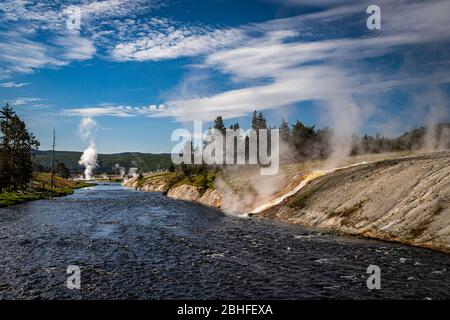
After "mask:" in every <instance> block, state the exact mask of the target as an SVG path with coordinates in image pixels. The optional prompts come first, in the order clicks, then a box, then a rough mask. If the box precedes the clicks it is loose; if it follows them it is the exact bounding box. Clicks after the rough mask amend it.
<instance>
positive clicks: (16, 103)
mask: <svg viewBox="0 0 450 320" xmlns="http://www.w3.org/2000/svg"><path fill="white" fill-rule="evenodd" d="M42 100H43V99H41V98H16V99H14V100H12V101H10V102H9V103H10V104H11V105H12V106H22V105H30V104H33V103H34V102H38V101H42Z"/></svg>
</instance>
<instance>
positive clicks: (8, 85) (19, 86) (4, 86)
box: [0, 82, 30, 88]
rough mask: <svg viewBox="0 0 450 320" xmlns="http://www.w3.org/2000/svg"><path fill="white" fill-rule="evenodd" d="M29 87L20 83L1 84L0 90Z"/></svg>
mask: <svg viewBox="0 0 450 320" xmlns="http://www.w3.org/2000/svg"><path fill="white" fill-rule="evenodd" d="M28 85H30V83H29V82H22V83H16V82H3V83H0V87H1V88H21V87H24V86H28Z"/></svg>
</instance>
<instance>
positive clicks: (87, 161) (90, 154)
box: [78, 142, 97, 180]
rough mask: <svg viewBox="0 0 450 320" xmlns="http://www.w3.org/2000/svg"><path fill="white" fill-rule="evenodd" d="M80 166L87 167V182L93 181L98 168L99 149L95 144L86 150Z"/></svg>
mask: <svg viewBox="0 0 450 320" xmlns="http://www.w3.org/2000/svg"><path fill="white" fill-rule="evenodd" d="M78 164H80V165H83V166H84V167H85V169H84V178H85V179H86V180H92V172H93V171H94V169H95V168H96V167H97V149H96V148H95V144H94V143H93V142H91V144H90V145H89V147H88V148H87V149H86V150H84V152H83V154H82V155H81V158H80V160H79V161H78Z"/></svg>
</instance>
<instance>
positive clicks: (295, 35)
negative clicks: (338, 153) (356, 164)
mask: <svg viewBox="0 0 450 320" xmlns="http://www.w3.org/2000/svg"><path fill="white" fill-rule="evenodd" d="M369 4H377V5H379V6H380V8H381V21H382V28H381V30H368V29H367V27H366V19H367V17H368V16H369V15H368V14H367V13H366V8H367V6H368V5H369ZM75 8H78V9H80V12H81V19H80V21H81V24H80V29H79V30H77V29H75V30H70V29H68V28H67V24H66V21H67V18H68V16H69V15H70V13H71V12H73V10H74V9H75ZM448 12H450V2H449V1H445V0H443V1H440V0H432V1H411V0H398V1H386V0H382V1H377V2H376V3H375V2H374V3H372V2H371V1H368V2H366V1H351V0H342V1H331V0H316V1H312V0H303V1H302V0H284V1H281V0H280V1H277V0H264V1H262V0H261V1H256V0H255V1H253V0H246V1H233V0H229V1H225V0H223V1H221V0H202V1H193V0H191V1H184V0H173V1H164V0H153V1H152V0H150V1H144V0H138V1H125V0H104V1H45V2H43V3H39V4H36V3H35V1H27V0H20V1H10V0H6V1H3V2H1V3H0V22H1V23H0V99H1V100H2V101H3V103H6V102H9V103H11V104H12V105H13V106H14V108H15V109H16V111H17V112H18V113H19V114H20V115H21V116H22V117H23V118H24V119H25V120H26V122H27V123H28V125H29V127H30V128H31V130H32V131H33V132H34V133H35V134H36V136H37V137H38V139H39V140H40V141H41V149H48V148H49V146H50V143H51V136H52V130H53V128H55V129H56V132H57V140H58V141H57V146H58V149H60V150H83V149H84V148H85V146H86V141H83V139H82V138H81V136H80V134H79V132H78V131H79V124H80V121H81V120H82V119H83V118H86V117H90V118H92V119H94V120H95V122H96V123H97V125H96V127H95V129H94V130H95V132H94V134H93V136H94V138H95V142H96V145H97V148H98V150H99V152H100V153H113V152H124V151H141V152H154V153H159V152H169V151H170V150H171V148H172V146H173V145H174V144H175V143H174V142H171V141H170V135H171V133H172V131H173V130H174V129H176V128H180V127H187V128H191V127H192V121H194V120H202V121H204V122H205V125H204V126H205V129H206V128H207V127H208V126H209V125H210V123H211V122H210V121H211V120H212V119H214V118H215V116H217V115H222V116H224V118H225V119H226V123H234V122H239V123H240V124H241V126H243V127H246V128H248V126H249V117H250V114H251V112H252V111H253V110H254V109H258V110H262V111H263V112H264V114H265V115H266V117H267V118H268V122H269V124H271V125H278V124H279V122H280V120H281V118H282V117H284V118H286V119H287V120H288V121H290V122H291V123H292V122H294V121H295V120H297V119H300V120H301V121H303V122H305V123H307V124H317V125H318V126H319V127H322V126H330V127H333V128H334V130H335V132H336V135H340V136H341V137H344V138H345V137H346V136H349V135H351V133H353V132H360V133H362V132H368V133H371V134H374V133H376V132H380V133H382V134H384V135H389V136H392V135H397V134H400V133H402V132H403V131H404V130H407V129H409V128H411V127H414V126H419V125H426V124H430V123H435V122H440V121H448V120H449V114H450V110H449V109H450V107H449V104H448V101H449V96H450V86H449V82H450V73H449V65H450V53H449V52H450V50H449V49H450V19H448V16H447V14H448Z"/></svg>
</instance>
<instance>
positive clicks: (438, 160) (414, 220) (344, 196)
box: [253, 152, 450, 252]
mask: <svg viewBox="0 0 450 320" xmlns="http://www.w3.org/2000/svg"><path fill="white" fill-rule="evenodd" d="M305 177H306V176H305ZM253 216H255V217H259V218H269V219H277V220H282V221H285V222H289V223H295V224H301V225H304V226H310V227H317V228H323V229H329V230H336V231H341V232H344V233H347V234H354V235H361V236H367V237H373V238H377V239H382V240H389V241H398V242H402V243H408V244H413V245H417V246H423V247H429V248H433V249H438V250H442V251H446V252H450V152H436V153H431V154H424V155H419V156H411V157H404V158H399V159H391V160H384V161H378V162H374V163H368V164H362V165H358V166H355V167H349V168H345V169H341V170H337V171H335V172H332V173H329V174H325V175H322V176H320V177H318V178H316V179H313V180H312V181H311V182H310V183H308V184H307V185H306V186H305V187H304V188H302V189H301V190H300V191H299V192H297V193H296V194H294V195H292V196H290V197H287V198H286V199H285V200H284V201H283V202H282V203H281V204H279V205H277V206H274V207H272V208H270V209H268V210H265V211H262V212H259V213H256V214H253Z"/></svg>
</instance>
